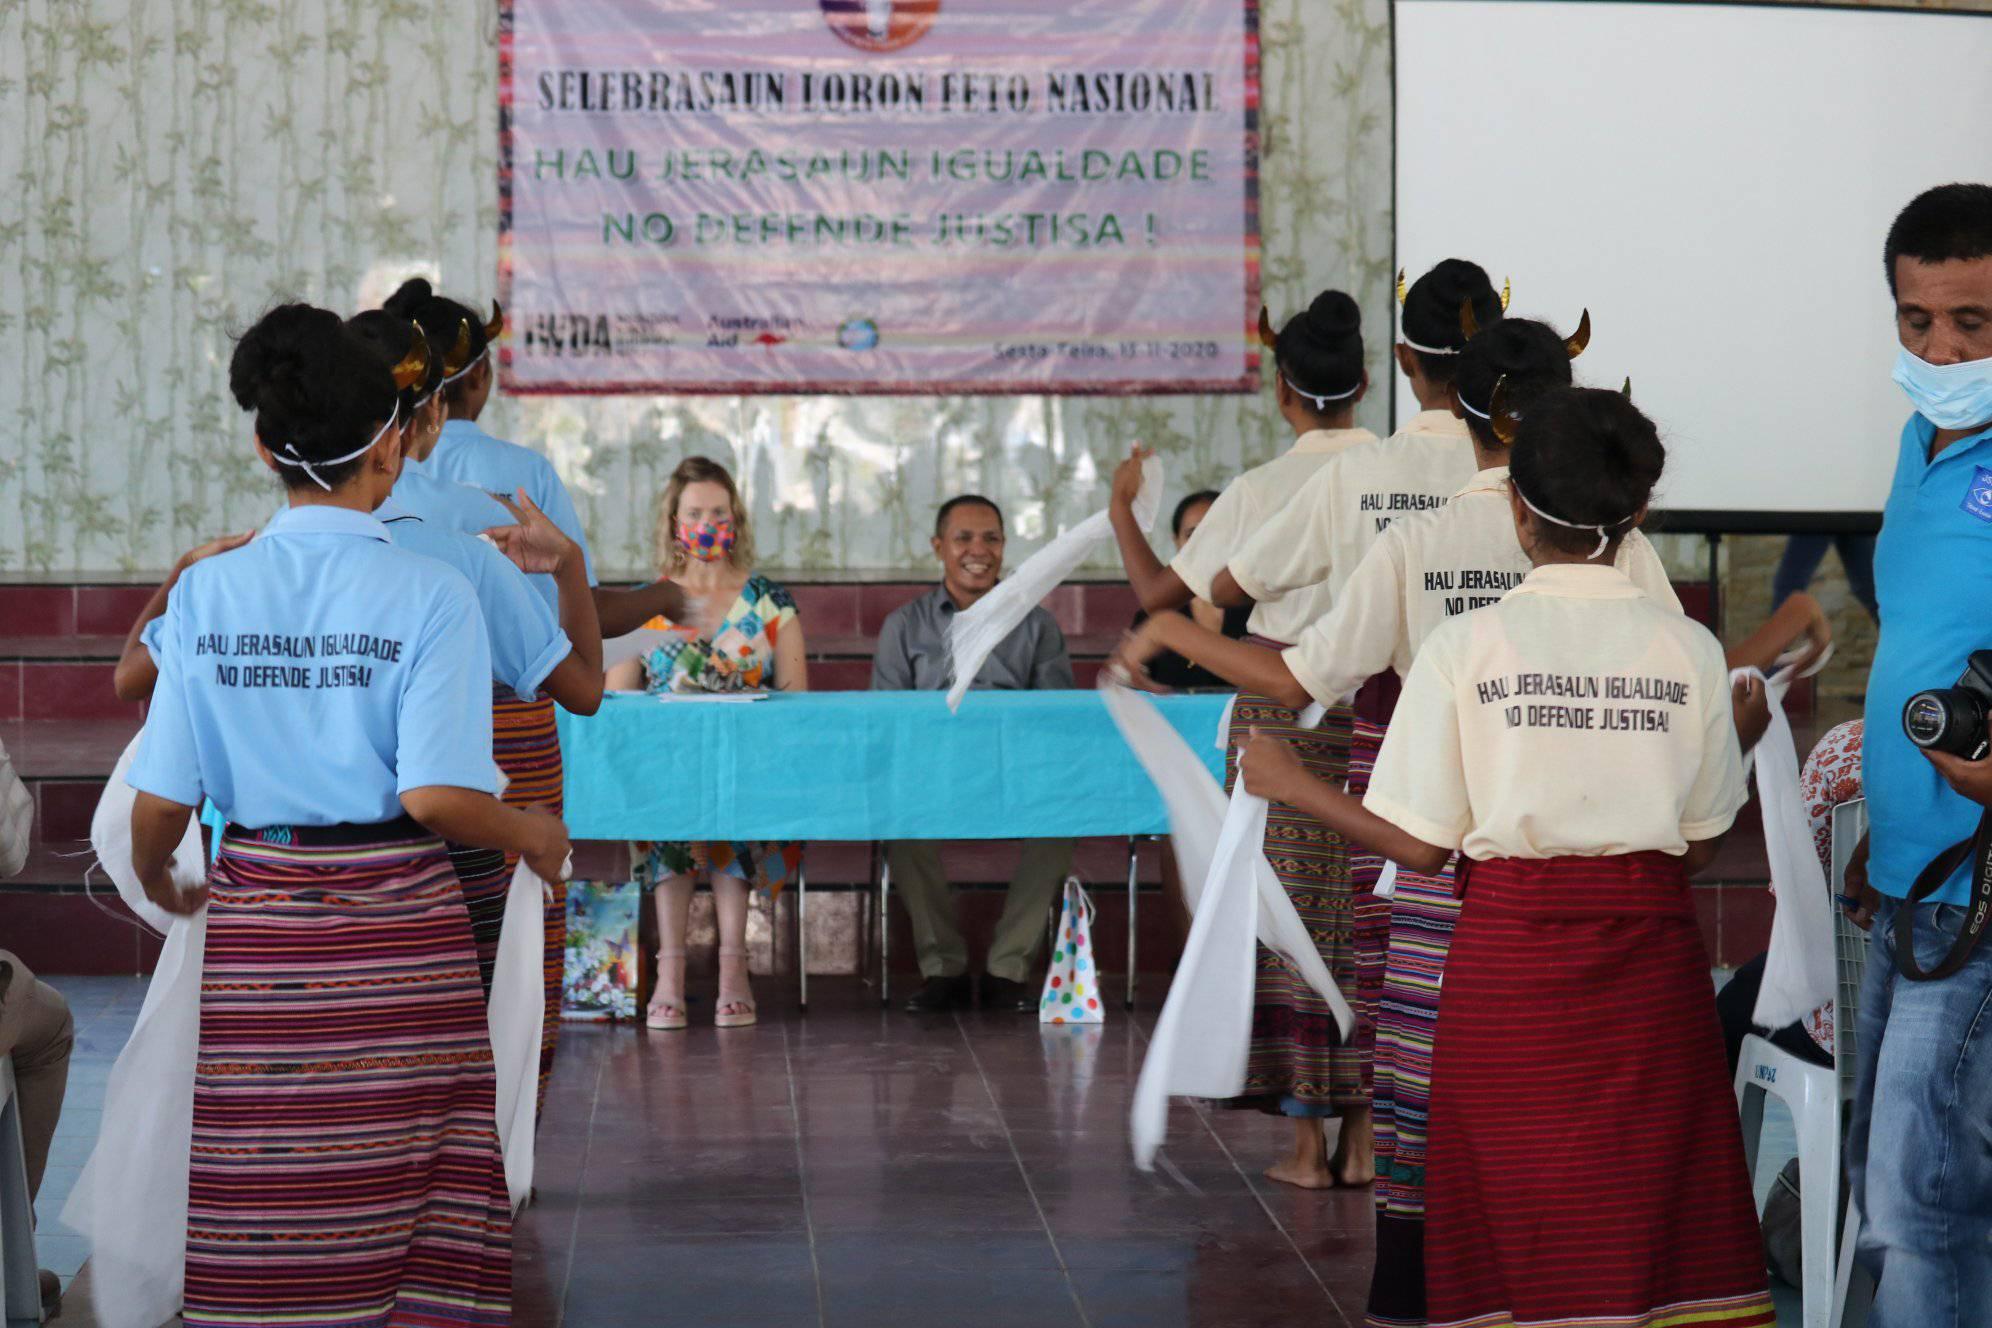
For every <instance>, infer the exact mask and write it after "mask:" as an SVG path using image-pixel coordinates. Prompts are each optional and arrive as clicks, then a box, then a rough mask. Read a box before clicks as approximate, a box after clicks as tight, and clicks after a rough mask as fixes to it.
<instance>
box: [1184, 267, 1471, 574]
mask: <svg viewBox="0 0 1992 1328" xmlns="http://www.w3.org/2000/svg"><path fill="white" fill-rule="evenodd" d="M1398 297H1399V299H1400V300H1402V302H1403V305H1404V312H1403V316H1402V319H1403V328H1404V335H1403V338H1402V339H1401V340H1400V341H1399V342H1398V343H1397V347H1396V352H1397V367H1398V370H1399V371H1400V372H1401V373H1403V375H1404V376H1405V378H1406V379H1408V380H1409V382H1410V384H1411V392H1412V395H1414V396H1415V397H1416V398H1417V400H1418V405H1419V407H1420V410H1419V413H1418V414H1417V415H1415V416H1413V417H1412V419H1411V422H1410V423H1409V424H1406V425H1405V426H1404V427H1403V428H1402V429H1399V430H1398V431H1397V432H1396V433H1394V434H1392V435H1391V436H1390V437H1388V438H1383V439H1379V440H1377V441H1376V442H1373V443H1364V444H1362V445H1361V446H1360V447H1352V448H1350V449H1348V450H1347V451H1346V452H1343V453H1342V454H1340V455H1339V456H1337V457H1335V458H1334V459H1333V460H1331V461H1330V462H1329V464H1327V465H1325V466H1323V467H1321V468H1320V469H1319V470H1317V471H1316V472H1315V473H1314V475H1313V476H1312V477H1311V478H1310V479H1309V480H1308V481H1307V484H1306V486H1305V487H1304V488H1302V489H1301V491H1300V492H1299V493H1298V494H1296V495H1294V497H1293V499H1292V500H1291V501H1290V502H1287V503H1286V504H1285V505H1283V506H1282V507H1281V508H1280V510H1279V511H1278V512H1277V513H1275V514H1274V515H1273V516H1272V517H1271V518H1270V519H1269V520H1268V521H1266V522H1265V524H1264V525H1262V526H1261V527H1260V528H1259V531H1258V533H1257V534H1256V535H1254V536H1253V537H1252V538H1251V539H1249V540H1248V541H1246V543H1245V546H1244V548H1242V549H1240V550H1238V551H1237V552H1236V553H1234V554H1233V555H1232V558H1231V561H1230V562H1229V563H1227V564H1226V565H1225V568H1224V570H1223V571H1221V572H1219V573H1218V574H1217V576H1216V577H1215V578H1214V579H1213V584H1212V586H1211V593H1212V595H1213V596H1214V598H1213V599H1212V601H1211V602H1212V603H1214V604H1218V605H1221V606H1223V607H1226V608H1239V607H1242V606H1243V605H1245V604H1247V603H1250V602H1252V601H1257V602H1258V603H1261V604H1265V603H1270V602H1272V601H1276V600H1280V599H1283V598H1285V597H1286V596H1288V595H1292V594H1295V593H1299V592H1311V589H1312V588H1313V587H1316V586H1323V585H1325V586H1326V588H1327V590H1326V597H1327V599H1328V600H1329V602H1331V603H1332V602H1333V598H1334V595H1335V592H1337V591H1339V590H1340V589H1341V588H1342V585H1343V583H1344V582H1346V581H1347V580H1348V579H1349V576H1350V574H1351V573H1353V572H1354V571H1355V570H1356V564H1357V563H1359V562H1361V561H1362V558H1363V555H1364V554H1366V553H1368V552H1369V549H1370V546H1371V545H1372V544H1374V543H1376V537H1377V536H1378V535H1379V534H1381V533H1382V532H1383V530H1384V528H1385V527H1386V526H1388V525H1390V523H1391V522H1392V521H1398V520H1403V519H1405V518H1407V517H1410V516H1413V515H1415V514H1416V513H1419V512H1428V511H1432V510H1434V509H1436V508H1440V507H1444V506H1445V504H1446V500H1447V499H1448V498H1450V497H1452V496H1453V494H1455V493H1457V492H1458V491H1459V487H1460V486H1461V485H1462V484H1465V483H1466V482H1467V480H1469V479H1470V478H1472V476H1473V472H1474V470H1475V469H1476V467H1475V465H1474V459H1473V442H1472V440H1471V439H1470V438H1469V436H1468V434H1467V430H1466V420H1465V418H1464V415H1463V414H1462V413H1461V412H1460V411H1459V410H1458V409H1457V408H1456V407H1455V406H1454V404H1453V383H1454V380H1455V378H1456V377H1457V375H1458V371H1459V356H1460V352H1461V351H1462V350H1464V349H1465V348H1466V343H1467V341H1468V339H1469V337H1468V329H1469V328H1470V327H1473V326H1474V325H1476V324H1477V325H1478V326H1479V327H1487V326H1489V325H1491V324H1492V323H1494V322H1495V321H1496V320H1498V319H1499V318H1500V317H1501V316H1502V314H1503V313H1504V312H1505V310H1506V309H1507V300H1506V297H1505V296H1503V295H1497V294H1495V291H1494V285H1493V283H1492V282H1490V281H1489V280H1488V279H1487V273H1486V272H1485V271H1483V270H1482V269H1481V267H1480V265H1479V264H1477V263H1469V262H1467V261H1466V260H1465V259H1463V258H1448V259H1447V260H1446V261H1445V262H1443V263H1440V264H1439V265H1438V266H1437V267H1435V268H1433V269H1432V270H1431V271H1430V272H1427V273H1426V274H1425V275H1424V276H1422V277H1420V278H1418V280H1417V281H1415V282H1413V283H1412V284H1411V287H1410V289H1409V290H1408V291H1407V290H1405V288H1404V286H1403V277H1402V276H1401V275H1400V276H1399V278H1398ZM1463 309H1465V310H1470V311H1471V313H1472V317H1471V318H1470V319H1468V318H1462V317H1461V311H1462V310H1463ZM1317 593H1318V592H1317Z"/></svg>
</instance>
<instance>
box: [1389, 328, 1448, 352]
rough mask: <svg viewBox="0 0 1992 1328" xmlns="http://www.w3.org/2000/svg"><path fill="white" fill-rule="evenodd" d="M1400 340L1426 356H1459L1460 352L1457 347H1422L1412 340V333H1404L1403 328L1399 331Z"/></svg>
mask: <svg viewBox="0 0 1992 1328" xmlns="http://www.w3.org/2000/svg"><path fill="white" fill-rule="evenodd" d="M1398 340H1400V341H1402V342H1403V343H1404V344H1405V345H1407V346H1409V347H1410V348H1411V349H1412V350H1415V351H1418V352H1421V353H1422V354H1425V355H1457V354H1459V350H1458V348H1457V347H1453V346H1422V345H1420V344H1418V343H1417V342H1415V341H1413V340H1412V339H1411V335H1410V333H1408V332H1404V331H1403V330H1402V329H1401V328H1400V329H1399V335H1398Z"/></svg>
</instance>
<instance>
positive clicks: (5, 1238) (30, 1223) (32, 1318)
mask: <svg viewBox="0 0 1992 1328" xmlns="http://www.w3.org/2000/svg"><path fill="white" fill-rule="evenodd" d="M35 1267H36V1265H35V1210H34V1205H33V1203H32V1202H31V1201H30V1200H29V1198H28V1150H27V1145H26V1144H24V1143H23V1142H22V1140H21V1104H20V1103H19V1102H18V1101H16V1100H15V1097H14V1060H13V1057H11V1056H0V1313H4V1315H5V1317H6V1324H7V1328H31V1325H37V1324H39V1323H41V1321H42V1313H41V1280H40V1274H39V1273H37V1272H36V1271H35Z"/></svg>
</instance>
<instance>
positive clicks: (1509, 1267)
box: [1425, 853, 1776, 1328]
mask: <svg viewBox="0 0 1992 1328" xmlns="http://www.w3.org/2000/svg"><path fill="white" fill-rule="evenodd" d="M1462 894H1463V896H1464V899H1465V906H1464V908H1463V909H1462V910H1461V913H1460V917H1459V923H1458V926H1457V927H1456V928H1455V930H1454V932H1453V940H1452V949H1451V953H1450V954H1448V955H1447V957H1446V963H1445V999H1444V1001H1443V1003H1442V1004H1441V1005H1440V1007H1439V1021H1438V1040H1437V1045H1436V1047H1435V1048H1434V1054H1433V1064H1432V1100H1431V1107H1432V1115H1431V1165H1430V1170H1429V1172H1428V1174H1427V1176H1426V1225H1425V1269H1426V1289H1427V1296H1428V1306H1429V1311H1430V1321H1431V1323H1432V1325H1433V1328H1442V1326H1444V1328H1508V1326H1509V1325H1531V1324H1555V1325H1557V1328H1592V1326H1593V1325H1599V1326H1602V1325H1611V1326H1612V1328H1622V1326H1623V1325H1662V1324H1695V1325H1697V1328H1702V1326H1704V1325H1725V1326H1726V1328H1738V1326H1748V1328H1759V1326H1761V1328H1769V1326H1770V1325H1772V1324H1774V1323H1775V1322H1776V1316H1775V1314H1774V1313H1773V1311H1772V1309H1771V1301H1770V1296H1769V1294H1768V1291H1767V1288H1766V1280H1765V1274H1764V1248H1763V1238H1762V1236H1761V1235H1760V1234H1759V1232H1758V1229H1757V1213H1756V1209H1755V1206H1754V1205H1753V1203H1752V1199H1751V1192H1750V1178H1749V1176H1748V1175H1747V1174H1746V1172H1745V1170H1744V1167H1743V1140H1742V1132H1741V1130H1740V1128H1739V1126H1738V1123H1737V1116H1736V1099H1735V1096H1734V1094H1733V1093H1732V1091H1731V1089H1730V1084H1729V1075H1728V1073H1727V1070H1726V1068H1725V1065H1724V1061H1723V1049H1722V1033H1721V1029H1720V1027H1719V1026H1718V1024H1717V1021H1716V1015H1715V993H1714V990H1713V987H1712V985H1711V984H1710V982H1709V977H1708V955H1707V953H1706V952H1705V950H1704V949H1703V947H1702V939H1701V931H1700V929H1699V927H1698V926H1697V925H1696V922H1695V915H1694V909H1693V905H1692V903H1691V901H1690V898H1689V892H1688V882H1687V876H1686V874H1685V873H1684V872H1683V870H1682V866H1681V861H1680V859H1678V858H1674V857H1670V856H1668V855H1666V854H1664V853H1633V854H1627V855H1624V856H1620V857H1605V858H1574V857H1572V858H1552V859H1549V860H1546V861H1542V860H1538V861H1530V860H1523V859H1514V858H1507V859H1496V860H1494V861H1490V862H1475V863H1471V864H1467V866H1466V870H1465V872H1464V877H1463V882H1462Z"/></svg>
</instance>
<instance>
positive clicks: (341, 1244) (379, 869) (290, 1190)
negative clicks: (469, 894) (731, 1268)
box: [185, 818, 512, 1328]
mask: <svg viewBox="0 0 1992 1328" xmlns="http://www.w3.org/2000/svg"><path fill="white" fill-rule="evenodd" d="M211 884H212V886H213V894H212V896H211V899H210V901H209V905H208V924H207V925H208V932H207V949H206V951H205V957H204V960H203V969H202V977H201V1006H200V1051H199V1057H198V1062H197V1065H196V1070H195V1080H194V1118H193V1146H192V1154H191V1161H190V1164H189V1170H188V1204H187V1264H186V1274H187V1282H186V1311H185V1322H186V1324H187V1325H188V1328H234V1326H235V1325H241V1324H272V1323H283V1324H297V1325H300V1326H308V1328H317V1326H318V1325H333V1324H336V1325H339V1328H416V1326H420V1328H431V1326H434V1328H442V1326H443V1325H448V1326H449V1328H463V1326H465V1325H499V1324H507V1323H510V1322H511V1295H512V1223H511V1204H510V1201H509V1199H508V1197H507V1195H506V1191H505V1170H504V1162H503V1160H502V1158H501V1157H500V1155H499V1151H498V1132H497V1122H496V1120H495V1114H496V1109H497V1103H496V1087H495V1084H494V1081H493V1079H492V1068H491V1042H490V1035H489V1033H488V1031H487V1029H486V1027H485V1016H484V1002H483V1001H482V1000H481V999H480V998H479V995H478V990H477V968H476V957H475V955H474V954H473V952H472V949H471V941H470V927H469V923H468V920H467V919H466V917H465V913H464V906H463V900H462V896H461V894H460V893H459V891H458V888H457V882H456V877H455V875H454V874H453V873H452V872H451V870H450V864H449V859H448V857H447V856H446V855H445V853H444V851H443V846H442V842H441V841H440V840H438V839H436V838H435V837H434V836H433V835H431V834H429V833H428V832H427V831H426V830H423V829H422V828H421V827H420V826H418V825H416V824H415V823H414V822H413V821H410V820H407V819H405V818H404V819H403V820H400V821H396V822H390V823H387V824H384V825H370V826H332V827H325V828H317V827H285V826H279V827H274V828H272V829H267V830H261V831H247V830H242V829H240V828H239V827H236V826H230V827H229V828H228V830H227V831H226V832H225V833H224V835H223V838H222V845H221V853H220V856H219V858H218V860H217V861H216V863H215V866H214V870H213V874H212V878H211Z"/></svg>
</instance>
